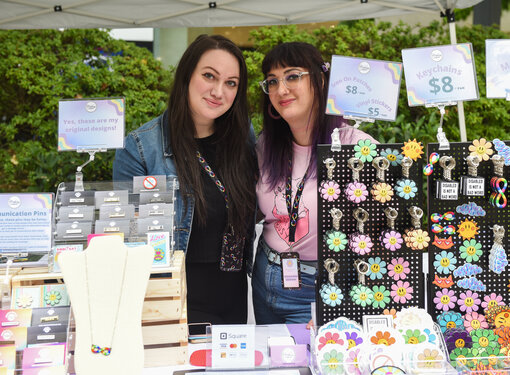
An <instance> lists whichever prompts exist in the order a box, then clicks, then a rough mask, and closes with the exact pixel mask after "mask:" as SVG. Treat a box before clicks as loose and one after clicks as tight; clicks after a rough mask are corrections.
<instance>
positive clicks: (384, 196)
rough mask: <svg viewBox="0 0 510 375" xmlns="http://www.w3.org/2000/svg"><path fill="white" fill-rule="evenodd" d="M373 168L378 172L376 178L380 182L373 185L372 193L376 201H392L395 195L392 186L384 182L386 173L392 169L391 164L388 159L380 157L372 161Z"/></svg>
mask: <svg viewBox="0 0 510 375" xmlns="http://www.w3.org/2000/svg"><path fill="white" fill-rule="evenodd" d="M372 166H373V167H374V168H375V169H376V171H377V172H376V178H377V181H378V182H375V183H374V184H372V190H371V191H370V193H371V194H372V197H374V199H375V200H376V201H378V202H381V203H386V202H388V201H390V200H391V198H392V197H393V194H394V192H393V188H392V187H391V185H389V184H387V183H386V182H385V181H384V173H385V172H386V170H388V168H389V167H390V162H389V160H388V159H386V158H383V157H381V156H378V157H376V158H375V159H374V160H373V161H372Z"/></svg>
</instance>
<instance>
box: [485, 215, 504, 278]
mask: <svg viewBox="0 0 510 375" xmlns="http://www.w3.org/2000/svg"><path fill="white" fill-rule="evenodd" d="M492 230H493V231H494V244H493V245H492V248H491V251H490V253H489V269H490V270H491V271H493V272H495V273H497V274H500V273H501V272H503V271H504V270H505V267H506V266H507V264H508V258H507V256H506V252H505V248H504V247H503V239H504V238H505V228H504V227H502V226H501V225H497V224H496V225H494V226H493V227H492Z"/></svg>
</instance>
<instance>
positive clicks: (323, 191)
mask: <svg viewBox="0 0 510 375" xmlns="http://www.w3.org/2000/svg"><path fill="white" fill-rule="evenodd" d="M324 164H325V165H326V169H327V175H328V179H327V180H325V181H322V182H321V184H320V186H319V192H320V195H321V197H322V199H324V200H326V201H328V202H332V201H334V200H336V199H337V198H338V197H339V195H340V185H339V184H338V182H336V181H335V180H333V170H334V169H335V167H336V162H335V159H333V158H327V159H325V160H324Z"/></svg>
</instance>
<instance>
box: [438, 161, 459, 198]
mask: <svg viewBox="0 0 510 375" xmlns="http://www.w3.org/2000/svg"><path fill="white" fill-rule="evenodd" d="M439 165H440V166H441V168H443V180H438V181H436V198H438V199H441V200H448V201H456V200H458V199H459V182H458V181H453V180H452V169H453V168H455V165H456V162H455V159H454V158H453V157H451V156H441V158H440V159H439Z"/></svg>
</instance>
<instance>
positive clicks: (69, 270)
mask: <svg viewBox="0 0 510 375" xmlns="http://www.w3.org/2000/svg"><path fill="white" fill-rule="evenodd" d="M153 259H154V250H153V248H152V247H151V246H148V245H145V246H139V247H133V248H128V247H126V246H125V245H124V243H123V240H122V238H120V237H119V236H101V237H94V238H93V239H92V240H91V241H90V244H89V246H88V248H87V249H86V250H85V251H84V252H77V253H71V252H69V253H63V254H60V255H59V258H58V263H59V265H60V267H61V269H62V273H63V275H64V281H65V284H66V287H67V291H68V293H69V296H70V299H71V306H72V309H73V313H74V316H75V320H76V347H75V356H74V364H75V369H76V372H77V373H78V374H80V375H88V374H91V375H101V374H109V375H110V374H136V375H138V374H140V373H141V372H142V369H143V363H144V355H143V340H142V323H141V322H142V308H143V301H144V297H145V292H146V289H147V283H148V280H149V276H150V271H151V266H152V261H153Z"/></svg>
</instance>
